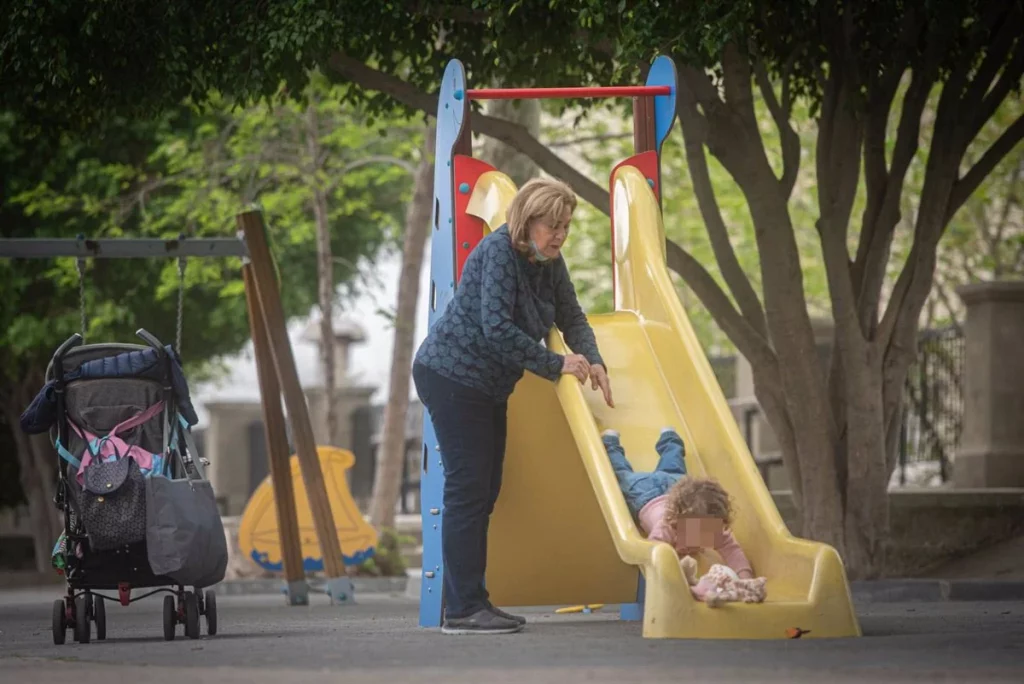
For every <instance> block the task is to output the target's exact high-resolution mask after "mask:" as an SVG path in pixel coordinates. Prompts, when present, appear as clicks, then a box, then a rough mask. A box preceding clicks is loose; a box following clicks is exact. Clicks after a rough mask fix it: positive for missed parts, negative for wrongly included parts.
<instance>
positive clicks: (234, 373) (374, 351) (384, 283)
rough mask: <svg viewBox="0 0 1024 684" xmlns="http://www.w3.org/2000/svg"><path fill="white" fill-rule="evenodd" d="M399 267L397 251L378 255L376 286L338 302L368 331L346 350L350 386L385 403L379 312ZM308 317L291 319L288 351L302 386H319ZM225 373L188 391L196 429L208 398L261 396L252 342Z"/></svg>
mask: <svg viewBox="0 0 1024 684" xmlns="http://www.w3.org/2000/svg"><path fill="white" fill-rule="evenodd" d="M429 265H430V250H429V245H428V248H427V253H426V254H425V256H424V261H423V269H422V272H421V273H420V291H419V300H418V302H417V304H416V338H415V339H416V346H417V347H418V346H419V343H420V342H421V341H422V340H423V338H424V337H425V336H426V329H427V298H428V295H429V287H428V285H429V283H430V267H429ZM400 266H401V255H400V254H397V253H396V254H387V255H383V256H381V257H380V258H379V259H378V261H377V263H376V264H375V265H374V266H373V267H372V268H373V272H374V280H375V281H376V282H375V283H374V284H371V285H369V286H368V287H366V288H364V290H365V291H364V292H362V293H361V294H360V295H359V296H357V297H355V298H354V299H353V300H351V301H348V302H342V310H343V315H344V316H345V317H346V318H349V319H351V320H353V321H355V322H357V323H359V325H361V326H362V327H363V329H364V330H365V331H366V341H365V342H363V343H361V344H354V345H353V346H352V348H351V350H350V352H349V377H350V381H349V382H350V384H355V385H363V386H369V387H375V388H377V390H376V392H374V394H373V397H372V398H371V402H372V403H373V404H383V403H384V402H385V401H387V384H388V375H389V373H390V367H391V350H392V347H393V346H394V345H393V343H394V330H393V328H392V327H391V324H390V322H389V321H388V320H387V319H386V318H385V317H384V316H381V315H380V314H379V313H377V311H378V310H379V309H384V310H387V311H391V310H394V308H395V305H396V303H397V297H398V272H399V268H400ZM309 321H310V318H306V317H304V318H302V319H296V320H293V321H291V322H290V323H289V325H288V333H289V337H290V338H291V342H292V353H293V354H294V355H295V365H296V366H297V367H298V372H299V381H300V382H301V383H302V385H303V386H304V387H305V386H316V385H319V384H321V380H320V361H319V358H318V353H317V347H316V344H314V343H312V342H307V341H305V340H303V339H302V332H303V330H304V329H305V327H306V326H307V324H308V323H309ZM225 365H226V366H227V369H228V370H227V373H226V375H225V376H223V377H221V378H219V379H218V380H217V381H215V382H209V383H202V384H199V385H198V386H197V387H195V388H194V389H193V391H192V395H193V400H194V403H195V404H196V409H197V413H198V414H199V427H204V426H205V425H206V423H207V412H206V411H205V410H204V408H203V403H204V402H207V401H238V400H244V399H251V400H255V398H256V397H258V396H259V383H258V381H257V379H256V364H255V361H254V359H253V356H252V342H251V341H250V342H249V343H247V344H246V346H245V348H243V349H242V351H241V352H239V353H238V354H236V355H235V356H232V357H229V358H227V359H225Z"/></svg>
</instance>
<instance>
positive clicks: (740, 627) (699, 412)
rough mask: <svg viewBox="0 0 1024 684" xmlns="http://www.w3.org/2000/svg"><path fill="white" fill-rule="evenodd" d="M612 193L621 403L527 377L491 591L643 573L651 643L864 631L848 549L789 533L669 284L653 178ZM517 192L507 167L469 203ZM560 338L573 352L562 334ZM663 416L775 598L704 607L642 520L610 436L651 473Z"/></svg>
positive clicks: (566, 599) (494, 218) (530, 592)
mask: <svg viewBox="0 0 1024 684" xmlns="http://www.w3.org/2000/svg"><path fill="white" fill-rule="evenodd" d="M612 192H613V193H614V207H615V215H614V221H615V241H616V249H615V253H616V263H615V269H616V281H617V283H618V286H617V292H616V309H617V310H616V312H615V313H613V314H608V315H596V316H592V317H591V318H590V320H591V324H592V325H593V328H594V331H595V333H596V334H597V338H598V343H599V345H600V348H601V353H602V355H603V357H604V359H605V362H606V363H607V365H608V373H609V377H610V378H611V382H612V389H613V392H614V396H615V403H616V408H614V409H609V408H608V407H607V406H605V405H604V403H603V401H602V400H601V397H600V394H599V393H598V392H594V391H593V390H592V389H591V388H590V387H589V386H588V387H581V386H580V384H579V383H578V382H577V381H576V380H575V379H573V378H571V377H565V378H563V379H562V380H560V381H559V382H558V383H557V385H556V384H552V383H550V382H548V381H546V380H542V379H540V378H537V377H536V376H533V375H531V374H527V376H526V377H525V378H524V379H523V380H522V381H521V382H520V384H519V386H518V387H517V389H516V392H515V394H514V395H513V396H512V398H511V400H510V402H509V425H508V432H509V436H508V448H507V452H506V462H505V474H504V484H503V488H502V494H501V498H500V499H499V501H498V504H497V508H496V510H495V513H494V518H493V519H492V524H491V532H490V539H489V549H490V551H489V557H488V572H487V587H488V589H489V591H490V592H491V599H492V601H494V603H495V604H497V605H504V606H524V605H532V606H536V605H575V604H628V603H634V602H636V600H637V587H638V579H639V573H642V575H643V578H644V580H645V592H644V597H643V601H642V603H643V636H644V637H648V638H711V639H723V638H736V639H771V638H780V639H781V638H787V637H792V636H793V635H794V632H795V631H796V630H799V632H797V633H799V634H803V635H805V638H815V637H839V636H859V635H860V628H859V626H858V624H857V619H856V615H855V613H854V610H853V605H852V602H851V599H850V592H849V588H848V585H847V581H846V576H845V573H844V570H843V566H842V563H841V561H840V559H839V556H838V555H837V554H836V552H835V550H834V549H832V548H831V547H828V546H826V545H823V544H818V543H812V542H809V541H804V540H800V539H796V538H794V537H793V536H791V535H790V533H789V531H788V530H787V529H786V527H785V525H784V523H783V522H782V519H781V517H780V516H779V513H778V510H777V509H776V507H775V505H774V502H773V501H772V498H771V496H770V495H769V493H768V490H767V488H766V487H765V485H764V482H763V480H762V479H761V477H760V475H759V473H758V471H757V468H756V467H755V465H754V462H753V459H752V457H751V455H750V453H749V451H748V449H747V446H746V444H745V443H744V442H743V439H742V437H741V435H740V433H739V430H738V427H737V426H736V422H735V419H734V418H733V416H732V414H731V413H730V411H729V408H728V405H727V404H726V400H725V397H724V396H723V394H722V391H721V389H720V388H719V385H718V383H717V381H716V379H715V376H714V374H713V372H712V370H711V366H710V365H709V363H708V361H707V358H706V356H705V355H704V353H703V351H702V349H701V347H700V345H699V343H698V341H697V338H696V336H695V334H694V332H693V329H692V328H691V326H690V322H689V320H688V318H687V317H686V314H685V312H684V310H683V308H682V305H681V303H680V302H679V299H678V297H677V295H676V293H675V290H674V288H673V285H672V282H671V280H670V278H669V274H668V271H667V269H666V267H665V254H664V230H663V227H662V220H661V211H660V208H659V205H658V202H657V200H656V198H655V197H654V194H653V192H652V190H651V189H650V187H649V186H648V184H647V182H646V179H645V178H644V176H643V175H642V174H641V173H640V172H639V171H638V170H637V169H636V168H634V167H631V166H624V167H621V168H620V169H619V170H618V171H617V172H616V173H615V176H614V177H613V179H612ZM514 193H515V186H514V185H513V184H512V182H511V181H510V180H509V179H508V178H507V177H506V176H504V174H500V173H497V172H491V173H487V174H484V175H483V176H482V177H481V178H480V179H479V181H478V182H477V184H476V186H475V188H474V192H473V196H472V197H471V201H470V205H469V208H468V211H469V213H471V214H473V215H475V216H478V217H479V218H481V219H483V220H484V222H485V224H486V225H487V226H488V227H491V228H496V227H497V226H499V225H501V224H502V223H503V222H504V214H505V207H506V206H507V203H508V201H509V200H510V199H511V197H512V195H514ZM549 344H550V345H551V347H552V348H553V349H555V350H556V351H558V352H560V353H564V352H565V351H566V348H565V345H564V343H563V341H562V339H561V337H560V336H558V335H554V336H553V337H552V339H551V340H549ZM665 426H672V427H674V428H676V429H677V430H678V431H679V433H680V434H681V435H682V436H683V440H684V441H685V443H686V448H687V453H686V461H687V467H688V469H689V471H690V472H691V473H693V474H698V475H710V476H712V477H715V478H717V479H718V480H719V481H720V482H721V483H722V485H723V486H724V487H725V488H726V489H727V490H728V491H729V492H730V494H731V495H732V497H733V499H734V507H735V510H736V520H735V522H734V524H733V531H734V534H735V535H736V538H737V539H738V541H739V542H740V544H741V545H742V546H743V548H744V550H745V551H746V553H747V556H748V557H749V558H750V560H751V563H752V565H753V566H754V570H755V573H756V574H758V575H761V576H765V577H767V578H768V583H767V591H768V600H767V601H766V602H765V603H764V604H756V605H747V604H727V605H726V606H723V607H720V608H715V609H712V608H708V607H707V606H705V605H704V604H702V603H699V602H697V601H695V600H694V599H693V598H692V596H691V594H690V592H689V588H688V586H687V583H686V580H685V578H684V577H683V574H682V571H681V570H680V567H679V562H678V559H677V557H676V554H675V552H674V550H673V549H672V548H671V547H670V546H669V545H667V544H662V543H652V542H648V541H647V540H646V539H645V538H644V535H643V533H642V532H641V531H640V530H639V529H638V528H637V526H636V524H635V523H634V521H633V519H632V517H631V516H630V514H629V511H628V509H627V507H626V503H625V501H624V499H623V497H622V494H621V492H620V490H619V487H618V484H617V482H616V479H615V475H614V473H613V472H612V469H611V465H610V464H609V461H608V458H607V455H606V453H605V450H604V447H603V445H602V443H601V438H600V434H601V431H602V430H604V429H606V428H614V429H616V430H618V431H619V432H620V433H621V436H622V443H623V445H624V447H625V449H626V454H627V456H628V457H629V459H630V461H631V463H632V464H633V466H634V468H635V469H636V470H650V469H652V468H653V467H654V466H655V463H656V461H657V456H656V454H655V452H654V443H655V441H656V439H657V436H658V433H659V431H660V430H661V428H662V427H665ZM705 555H706V556H707V557H705V558H702V559H700V563H701V570H702V571H704V570H706V569H707V566H708V565H709V564H710V563H712V562H715V561H716V558H715V554H714V552H713V551H710V552H706V554H705ZM638 569H639V573H638V572H637V570H638Z"/></svg>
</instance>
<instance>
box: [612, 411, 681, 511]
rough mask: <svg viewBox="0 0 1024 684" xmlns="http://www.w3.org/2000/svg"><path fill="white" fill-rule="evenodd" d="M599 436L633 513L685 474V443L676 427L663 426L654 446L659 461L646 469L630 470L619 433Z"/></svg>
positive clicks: (669, 487)
mask: <svg viewBox="0 0 1024 684" xmlns="http://www.w3.org/2000/svg"><path fill="white" fill-rule="evenodd" d="M601 440H602V441H603V442H604V448H605V450H606V451H607V452H608V458H609V459H610V460H611V462H612V470H614V471H615V477H616V478H617V479H618V481H619V488H620V489H622V496H623V497H625V499H626V505H627V506H629V510H630V512H631V513H632V514H633V515H634V516H636V515H637V514H638V513H639V512H640V509H641V508H643V507H644V506H646V505H647V504H649V503H650V502H651V501H653V500H654V499H656V498H658V497H659V496H661V495H662V494H664V493H665V492H667V491H668V490H669V489H671V488H672V485H674V484H675V483H676V481H677V480H679V478H681V477H682V476H683V475H686V446H685V445H684V444H683V439H682V437H680V436H679V434H678V433H676V431H675V430H663V431H662V433H661V436H659V437H658V441H657V442H656V443H655V445H654V450H655V452H657V454H658V456H659V458H658V465H657V467H655V469H654V470H653V471H652V472H649V473H637V472H634V471H633V466H632V465H630V463H629V461H628V460H626V451H625V449H623V448H622V444H621V443H620V442H619V438H618V437H615V436H613V435H604V436H603V437H602V438H601Z"/></svg>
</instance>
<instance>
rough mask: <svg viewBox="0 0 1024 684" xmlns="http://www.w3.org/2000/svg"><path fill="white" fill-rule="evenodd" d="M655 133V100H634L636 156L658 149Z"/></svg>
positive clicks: (643, 97)
mask: <svg viewBox="0 0 1024 684" xmlns="http://www.w3.org/2000/svg"><path fill="white" fill-rule="evenodd" d="M656 145H657V143H656V140H655V131H654V98H653V97H649V96H642V97H634V98H633V148H634V150H635V153H636V154H640V153H641V152H649V151H651V150H653V149H654V148H655V147H656Z"/></svg>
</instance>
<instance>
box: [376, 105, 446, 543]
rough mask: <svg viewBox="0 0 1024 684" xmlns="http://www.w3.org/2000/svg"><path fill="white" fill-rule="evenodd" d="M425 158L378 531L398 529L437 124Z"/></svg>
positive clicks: (408, 228)
mask: <svg viewBox="0 0 1024 684" xmlns="http://www.w3.org/2000/svg"><path fill="white" fill-rule="evenodd" d="M424 137H425V138H426V140H425V141H424V146H423V157H422V159H421V161H420V163H419V166H418V167H417V168H416V175H415V179H414V185H413V195H412V200H411V201H410V202H409V206H408V207H407V208H406V213H405V239H404V242H403V245H402V270H401V273H400V274H399V277H398V305H397V311H396V312H395V313H396V315H395V341H394V347H393V349H392V352H391V378H390V383H389V393H388V403H387V405H386V406H385V407H384V426H383V428H382V429H381V434H382V437H381V443H380V446H379V447H378V450H377V472H376V476H375V477H374V482H373V497H372V499H371V500H370V511H369V514H370V520H371V521H372V522H373V524H374V525H376V526H377V528H378V529H382V528H388V527H394V525H395V502H396V501H397V500H398V496H399V493H400V490H401V486H402V463H403V461H404V460H405V424H406V413H407V412H408V410H409V379H410V373H409V369H410V368H411V366H412V352H413V343H414V342H415V337H416V302H417V301H418V300H419V289H420V271H421V269H422V267H423V253H424V248H425V247H426V241H427V238H428V237H429V236H430V216H431V211H432V210H433V187H434V140H435V129H434V126H433V124H431V125H430V126H429V127H428V128H427V133H426V136H424Z"/></svg>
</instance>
